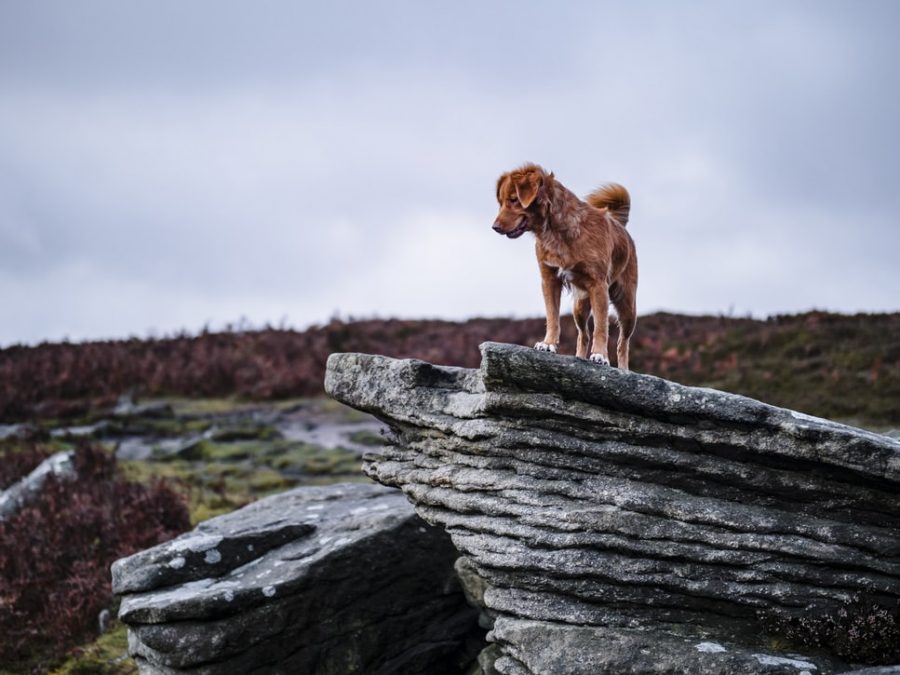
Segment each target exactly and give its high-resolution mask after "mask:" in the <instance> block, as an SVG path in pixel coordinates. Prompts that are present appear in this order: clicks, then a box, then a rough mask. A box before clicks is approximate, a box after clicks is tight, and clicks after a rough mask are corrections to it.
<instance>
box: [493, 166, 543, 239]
mask: <svg viewBox="0 0 900 675" xmlns="http://www.w3.org/2000/svg"><path fill="white" fill-rule="evenodd" d="M552 177H553V174H547V173H545V172H544V170H543V169H542V168H541V167H539V166H537V165H536V164H526V165H525V166H523V167H521V168H519V169H516V170H515V171H510V172H509V173H505V174H503V175H502V176H500V178H499V179H498V180H497V201H498V202H499V203H500V213H498V214H497V219H496V220H495V221H494V231H495V232H498V233H500V234H504V235H506V236H507V237H509V238H510V239H515V238H516V237H521V236H522V235H523V234H525V232H527V231H529V230H530V231H532V232H535V231H537V229H538V228H539V227H540V226H541V225H542V224H543V223H544V222H545V220H546V213H545V211H546V208H545V207H544V201H545V200H544V195H545V194H546V190H545V184H546V182H547V180H548V179H549V178H552Z"/></svg>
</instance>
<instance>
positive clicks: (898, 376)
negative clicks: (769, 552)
mask: <svg viewBox="0 0 900 675" xmlns="http://www.w3.org/2000/svg"><path fill="white" fill-rule="evenodd" d="M562 326H563V331H562V343H561V351H562V352H563V353H567V354H571V353H572V352H573V350H574V347H575V328H574V324H573V322H572V320H571V318H569V317H564V319H563V323H562ZM610 333H611V334H610V339H611V341H612V340H614V339H615V336H616V331H615V330H612V331H611V332H610ZM543 334H544V321H543V319H521V320H511V319H471V320H469V321H463V322H453V321H401V320H394V319H390V320H369V321H355V322H352V323H344V322H342V321H332V322H331V323H329V324H328V325H326V326H317V327H313V328H310V329H309V330H306V331H302V332H299V331H293V330H274V329H266V330H259V331H240V332H225V333H203V334H201V335H198V336H196V337H187V336H180V337H173V338H166V339H161V340H137V339H132V340H118V341H105V342H85V343H81V344H71V343H62V344H42V345H38V346H37V347H21V346H14V347H8V348H6V349H0V420H21V419H25V418H29V417H63V416H73V415H82V414H84V413H86V412H89V411H90V410H92V409H96V408H97V407H102V406H108V405H111V404H112V403H113V402H114V401H115V399H116V397H117V396H119V395H120V394H123V393H125V392H126V391H128V390H130V389H136V390H137V391H138V393H139V394H141V395H144V396H168V395H179V396H191V397H210V396H232V395H236V396H240V397H244V398H249V399H256V400H266V399H275V398H286V397H289V396H308V395H317V394H321V393H322V380H323V377H324V375H325V362H326V360H327V358H328V355H329V354H330V353H332V352H336V351H359V352H368V353H374V354H384V355H386V356H395V357H403V358H417V359H423V360H426V361H431V362H433V363H439V364H445V365H457V366H466V367H470V368H471V367H476V366H477V365H478V364H479V361H480V356H479V352H478V345H479V344H480V343H481V342H484V341H486V340H493V341H495V342H509V343H513V344H524V345H533V344H534V342H535V341H536V340H538V339H540V338H541V336H542V335H543ZM898 336H900V314H871V315H857V316H845V315H840V314H825V313H822V312H811V313H808V314H800V315H797V316H787V317H783V316H781V317H774V318H772V319H768V320H765V321H757V320H753V319H737V318H731V317H721V316H683V315H677V314H665V313H658V314H651V315H649V316H642V317H641V318H640V320H639V321H638V327H637V332H636V333H635V337H634V340H633V342H632V364H631V365H632V367H633V368H634V369H635V370H636V371H638V372H643V373H651V374H654V375H661V376H663V377H667V378H670V379H674V380H678V381H680V382H684V383H685V384H704V385H711V386H716V387H720V388H723V389H726V390H728V391H734V392H737V393H741V394H747V395H749V396H754V397H757V398H764V399H766V400H768V401H770V402H772V403H775V404H777V405H785V406H788V407H792V408H796V409H798V410H803V411H805V412H809V413H813V414H817V415H823V416H838V417H858V418H861V419H866V420H869V421H872V422H877V423H879V424H896V423H900V412H898V410H900V409H898V408H897V406H896V405H894V401H896V400H897V396H900V337H898ZM611 351H612V352H613V353H614V352H615V346H614V345H611ZM873 372H874V373H877V376H873V374H872V373H873ZM764 373H770V374H774V375H770V376H769V377H765V376H763V375H762V374H764Z"/></svg>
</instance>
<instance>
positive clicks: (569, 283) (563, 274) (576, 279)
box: [544, 262, 585, 292]
mask: <svg viewBox="0 0 900 675" xmlns="http://www.w3.org/2000/svg"><path fill="white" fill-rule="evenodd" d="M544 264H545V265H547V267H549V268H550V269H551V270H553V271H555V272H556V276H557V277H559V280H560V281H562V282H563V284H564V285H565V286H566V287H568V288H572V289H573V290H575V291H576V292H578V291H582V292H583V291H584V286H585V284H584V281H585V280H584V278H583V276H584V275H582V274H581V273H579V272H578V270H576V269H575V268H574V267H563V266H561V265H553V264H551V263H548V262H545V263H544Z"/></svg>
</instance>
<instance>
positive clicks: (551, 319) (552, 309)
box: [534, 261, 562, 353]
mask: <svg viewBox="0 0 900 675" xmlns="http://www.w3.org/2000/svg"><path fill="white" fill-rule="evenodd" d="M538 264H539V265H540V267H541V290H543V292H544V308H545V309H546V310H547V332H546V334H545V335H544V339H543V340H542V341H541V342H538V343H537V344H536V345H535V346H534V348H535V349H537V350H540V351H543V352H554V353H556V349H557V347H558V345H559V298H560V295H562V280H561V279H560V278H559V276H558V275H557V273H556V269H555V268H552V267H548V266H547V265H545V264H543V263H541V262H540V261H539V262H538Z"/></svg>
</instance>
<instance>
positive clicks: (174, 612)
mask: <svg viewBox="0 0 900 675" xmlns="http://www.w3.org/2000/svg"><path fill="white" fill-rule="evenodd" d="M456 557H457V552H456V551H455V549H454V548H453V546H452V545H451V543H450V541H449V538H448V537H447V535H446V534H445V533H444V532H443V531H442V530H440V529H437V528H433V527H429V526H427V525H426V524H425V523H424V522H422V520H421V519H419V518H418V517H417V516H416V515H415V513H414V512H413V509H412V507H411V506H410V505H409V504H408V503H407V502H406V500H405V499H404V498H403V496H402V495H401V494H400V493H399V492H398V491H396V490H389V489H387V488H384V487H381V486H378V485H363V484H344V485H336V486H330V487H311V488H298V489H295V490H291V491H288V492H285V493H282V494H279V495H276V496H273V497H269V498H266V499H263V500H260V501H258V502H255V503H253V504H251V505H249V506H247V507H245V508H243V509H241V510H239V511H235V512H233V513H230V514H227V515H224V516H219V517H217V518H213V519H210V520H208V521H206V522H204V523H202V524H201V525H199V526H198V527H197V528H196V529H195V530H194V531H192V532H189V533H187V534H185V535H182V536H181V537H178V538H177V539H174V540H172V541H170V542H167V543H165V544H161V545H159V546H156V547H154V548H151V549H148V550H146V551H143V552H141V553H138V554H135V555H133V556H131V557H129V558H125V559H122V560H119V561H117V562H116V563H115V564H114V565H113V568H112V575H113V590H114V592H116V593H117V594H120V595H122V596H123V599H122V603H121V607H120V611H119V618H120V619H121V620H122V621H124V622H125V623H127V624H128V626H129V639H128V643H129V652H130V653H131V655H132V656H133V657H134V659H135V660H136V661H137V663H138V666H139V668H140V670H141V672H142V673H188V672H189V673H208V674H214V673H223V674H224V673H229V674H231V673H264V672H265V673H272V672H275V673H278V672H281V673H319V674H326V673H347V672H366V673H385V674H387V673H391V674H393V673H421V672H435V673H457V672H461V671H462V669H463V668H464V667H465V665H466V662H467V661H470V660H472V659H473V658H474V654H475V653H476V652H477V649H478V648H479V647H480V641H475V642H473V641H472V638H473V636H476V637H477V636H478V632H477V628H476V612H475V610H473V609H472V608H471V607H469V605H468V604H466V602H465V599H464V597H463V595H462V591H461V590H460V588H459V585H458V583H457V582H456V577H455V575H454V573H453V564H454V560H455V558H456Z"/></svg>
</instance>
